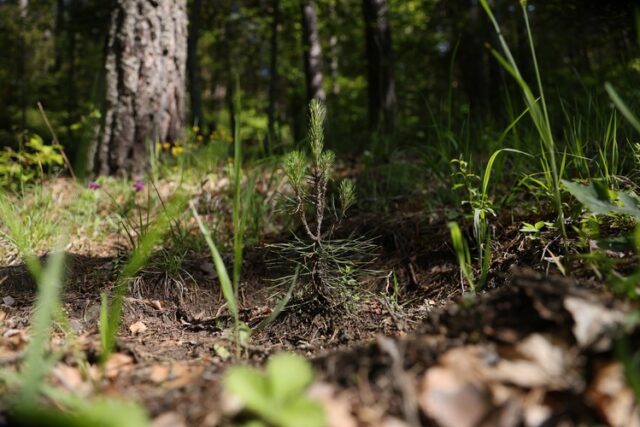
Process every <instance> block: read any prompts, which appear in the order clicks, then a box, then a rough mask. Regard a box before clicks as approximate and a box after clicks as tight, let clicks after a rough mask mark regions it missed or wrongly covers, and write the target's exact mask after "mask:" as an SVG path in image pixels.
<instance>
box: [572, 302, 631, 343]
mask: <svg viewBox="0 0 640 427" xmlns="http://www.w3.org/2000/svg"><path fill="white" fill-rule="evenodd" d="M564 307H565V309H566V310H567V311H568V312H569V313H571V316H572V317H573V321H574V325H573V335H574V336H575V338H576V341H578V345H580V347H582V348H589V347H593V349H594V350H596V351H606V350H609V349H610V348H611V342H612V339H613V338H615V335H616V332H617V330H618V329H619V328H620V325H621V324H622V323H623V322H624V318H625V315H624V313H623V312H621V311H616V310H610V309H608V308H606V307H603V306H602V305H599V304H596V303H594V302H591V301H587V300H585V299H582V298H577V297H572V296H568V297H566V298H565V300H564Z"/></svg>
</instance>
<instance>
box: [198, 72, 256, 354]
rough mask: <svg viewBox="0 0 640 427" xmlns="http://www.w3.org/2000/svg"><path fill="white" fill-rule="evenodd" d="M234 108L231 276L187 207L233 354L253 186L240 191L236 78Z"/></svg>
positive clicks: (237, 335)
mask: <svg viewBox="0 0 640 427" xmlns="http://www.w3.org/2000/svg"><path fill="white" fill-rule="evenodd" d="M233 102H234V109H235V111H236V120H235V127H234V130H233V143H234V158H233V213H232V222H233V271H232V273H231V279H230V278H229V273H228V271H227V268H226V266H225V265H224V261H223V260H222V256H221V255H220V251H219V250H218V247H217V246H216V244H215V242H214V240H213V237H212V236H211V232H210V231H209V229H208V228H207V226H206V225H205V224H204V222H203V221H202V218H201V217H200V215H198V212H197V210H196V208H195V206H194V205H193V204H191V211H192V212H193V216H194V218H195V219H196V222H197V223H198V227H199V228H200V232H201V233H202V235H203V236H204V238H205V241H206V242H207V245H208V246H209V251H210V252H211V258H212V260H213V263H214V266H215V268H216V271H217V273H218V279H219V281H220V287H221V289H222V295H223V296H224V298H225V301H226V302H227V306H228V307H229V311H230V312H231V317H232V318H233V324H234V327H233V335H234V343H235V348H236V356H239V355H240V344H241V342H240V341H241V339H240V329H241V327H242V324H241V322H240V315H239V309H238V300H239V299H238V297H239V288H240V274H241V270H242V258H243V254H244V234H245V229H246V224H247V215H248V213H249V211H250V209H249V206H250V205H251V203H252V198H253V196H254V194H253V186H254V185H255V177H253V178H250V179H248V180H247V181H248V183H247V184H248V187H247V189H246V191H245V193H244V194H243V192H242V140H241V135H240V111H241V92H240V84H239V82H238V80H237V79H236V90H235V96H234V100H233Z"/></svg>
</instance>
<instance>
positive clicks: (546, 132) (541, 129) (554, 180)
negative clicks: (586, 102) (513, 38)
mask: <svg viewBox="0 0 640 427" xmlns="http://www.w3.org/2000/svg"><path fill="white" fill-rule="evenodd" d="M480 4H481V5H482V7H483V9H484V10H485V12H486V13H487V16H488V17H489V19H490V21H491V23H492V24H493V27H494V29H495V31H496V34H497V35H498V39H499V40H500V45H501V46H502V50H503V51H504V56H503V55H501V54H500V53H498V52H497V51H496V50H495V49H492V50H491V51H492V53H493V55H494V57H495V58H496V59H497V60H498V62H499V63H500V65H502V67H503V68H504V69H505V70H506V71H507V72H508V73H509V74H511V76H512V77H513V78H514V79H515V81H516V82H517V84H518V86H519V87H520V90H521V91H522V93H523V95H524V101H525V104H526V106H527V108H528V110H529V114H530V116H531V119H532V121H533V123H534V125H535V127H536V130H537V131H538V134H539V136H540V139H541V141H542V144H543V147H544V150H543V152H542V158H543V163H546V164H545V165H543V167H544V169H546V170H547V171H548V179H549V180H550V181H551V182H550V183H549V184H550V187H551V188H550V189H551V191H552V194H553V200H554V203H555V207H556V211H557V214H558V223H559V226H560V231H561V233H562V237H563V243H564V248H565V252H567V251H568V246H567V245H568V242H567V230H566V227H565V224H564V211H563V208H562V198H561V193H560V178H561V174H560V171H559V166H558V162H557V159H556V143H555V140H554V137H553V130H552V128H551V122H550V120H549V112H548V110H547V103H546V99H545V95H544V89H543V87H542V79H541V77H540V68H539V66H538V59H537V55H536V50H535V44H534V42H533V34H532V32H531V26H530V24H529V16H528V14H527V2H526V0H521V1H520V7H521V9H522V13H523V15H524V21H525V27H526V30H527V37H528V41H529V47H530V49H531V56H532V59H533V66H534V71H535V76H536V84H537V89H538V96H537V97H536V96H535V95H534V94H533V91H532V90H531V87H530V86H529V84H528V83H527V82H526V81H525V80H524V78H523V76H522V74H521V73H520V70H519V68H518V65H517V63H516V61H515V59H514V57H513V55H512V54H511V50H510V49H509V45H508V44H507V42H506V40H505V38H504V36H503V34H502V31H501V29H500V25H499V24H498V21H497V20H496V18H495V16H494V15H493V12H492V11H491V8H490V7H489V4H488V3H487V0H480Z"/></svg>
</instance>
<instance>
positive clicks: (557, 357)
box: [490, 334, 580, 390]
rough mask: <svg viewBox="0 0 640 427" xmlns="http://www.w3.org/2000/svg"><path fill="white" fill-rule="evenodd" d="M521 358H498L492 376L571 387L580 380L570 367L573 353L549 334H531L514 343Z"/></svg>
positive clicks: (523, 384) (534, 384) (531, 385)
mask: <svg viewBox="0 0 640 427" xmlns="http://www.w3.org/2000/svg"><path fill="white" fill-rule="evenodd" d="M515 349H516V351H517V353H518V355H519V356H521V357H520V358H513V359H504V358H503V359H500V361H499V362H498V363H497V364H496V366H495V367H494V368H492V369H491V374H490V376H491V377H492V379H494V380H497V381H501V382H506V383H510V384H515V385H517V386H520V387H526V388H534V387H544V388H549V389H554V390H558V389H565V388H570V387H571V386H573V385H576V384H577V383H579V382H580V380H579V375H577V374H576V373H575V370H574V369H573V363H574V362H575V357H573V355H572V352H571V350H570V349H569V348H567V347H566V346H565V345H563V344H561V343H559V342H554V341H553V339H552V338H551V337H549V336H546V335H542V334H531V335H529V336H528V337H527V338H525V339H524V340H523V341H522V342H520V343H519V344H517V345H516V346H515Z"/></svg>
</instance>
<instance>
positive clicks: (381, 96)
mask: <svg viewBox="0 0 640 427" xmlns="http://www.w3.org/2000/svg"><path fill="white" fill-rule="evenodd" d="M362 10H363V15H364V22H365V39H366V55H367V64H368V80H369V125H370V126H371V129H372V130H377V129H379V128H380V126H381V125H382V130H383V131H385V132H391V131H392V130H393V124H394V115H395V109H396V83H395V79H394V76H393V48H392V43H391V28H390V27H389V21H388V18H387V12H388V6H387V0H363V2H362ZM381 118H382V123H381V122H380V120H381Z"/></svg>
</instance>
